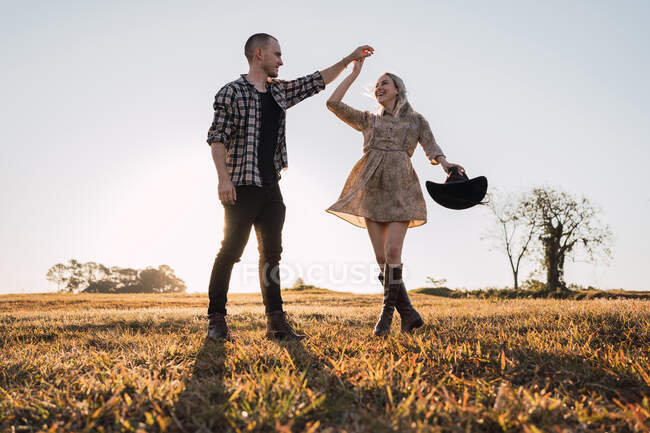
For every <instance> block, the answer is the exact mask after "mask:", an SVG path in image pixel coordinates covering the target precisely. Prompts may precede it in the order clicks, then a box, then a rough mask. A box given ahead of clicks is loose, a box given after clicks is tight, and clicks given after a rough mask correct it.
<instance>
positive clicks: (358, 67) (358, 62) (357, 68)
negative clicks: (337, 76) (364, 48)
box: [352, 58, 366, 77]
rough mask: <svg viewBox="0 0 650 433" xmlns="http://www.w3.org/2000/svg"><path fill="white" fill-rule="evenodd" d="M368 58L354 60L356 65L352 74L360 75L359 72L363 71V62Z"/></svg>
mask: <svg viewBox="0 0 650 433" xmlns="http://www.w3.org/2000/svg"><path fill="white" fill-rule="evenodd" d="M364 60H366V59H365V58H363V59H361V60H355V61H354V67H353V68H352V75H354V76H355V77H358V76H359V74H360V73H361V69H362V68H363V62H364Z"/></svg>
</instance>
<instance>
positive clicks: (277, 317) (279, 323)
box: [266, 311, 307, 340]
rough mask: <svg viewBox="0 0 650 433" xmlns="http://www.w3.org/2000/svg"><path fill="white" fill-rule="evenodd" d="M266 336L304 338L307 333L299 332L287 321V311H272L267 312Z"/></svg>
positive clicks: (284, 338)
mask: <svg viewBox="0 0 650 433" xmlns="http://www.w3.org/2000/svg"><path fill="white" fill-rule="evenodd" d="M266 337H267V338H272V339H278V340H302V339H303V338H307V336H306V335H303V334H298V333H297V332H296V331H294V330H293V328H292V327H291V325H290V324H289V322H287V313H285V312H284V311H272V312H270V313H266Z"/></svg>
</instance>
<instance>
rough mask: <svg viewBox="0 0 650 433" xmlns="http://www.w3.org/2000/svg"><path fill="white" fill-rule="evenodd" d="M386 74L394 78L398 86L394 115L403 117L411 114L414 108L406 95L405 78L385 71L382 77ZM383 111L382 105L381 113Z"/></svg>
mask: <svg viewBox="0 0 650 433" xmlns="http://www.w3.org/2000/svg"><path fill="white" fill-rule="evenodd" d="M384 75H388V76H389V77H390V79H391V80H393V84H395V87H397V96H396V100H395V110H394V113H393V115H394V116H395V117H402V116H403V115H407V114H410V113H411V112H412V111H413V108H412V107H411V104H410V103H409V100H408V98H407V96H406V85H405V84H404V80H402V79H401V78H400V77H398V76H397V75H395V74H393V73H391V72H384V73H383V74H381V75H380V77H383V76H384ZM383 112H384V108H383V107H381V106H380V107H379V113H380V114H382V113H383Z"/></svg>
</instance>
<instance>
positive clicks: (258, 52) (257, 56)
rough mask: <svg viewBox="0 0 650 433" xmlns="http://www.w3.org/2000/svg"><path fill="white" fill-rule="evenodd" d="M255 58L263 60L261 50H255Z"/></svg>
mask: <svg viewBox="0 0 650 433" xmlns="http://www.w3.org/2000/svg"><path fill="white" fill-rule="evenodd" d="M255 57H256V58H258V59H260V60H262V57H263V56H262V49H261V48H255Z"/></svg>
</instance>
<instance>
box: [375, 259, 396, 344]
mask: <svg viewBox="0 0 650 433" xmlns="http://www.w3.org/2000/svg"><path fill="white" fill-rule="evenodd" d="M401 281H402V265H401V264H400V265H395V266H392V265H388V264H386V265H384V304H383V307H382V310H381V315H380V316H379V320H378V321H377V324H376V325H375V329H374V330H373V333H374V334H375V335H378V336H383V335H388V334H389V333H390V325H391V324H392V323H393V312H394V311H395V304H396V303H397V297H398V296H399V290H400V282H401Z"/></svg>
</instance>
